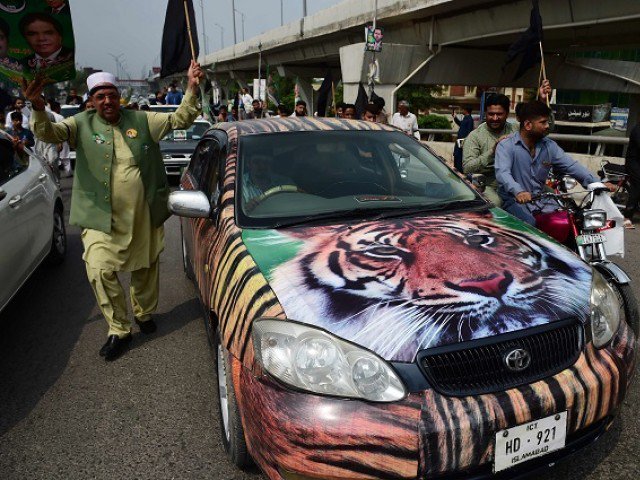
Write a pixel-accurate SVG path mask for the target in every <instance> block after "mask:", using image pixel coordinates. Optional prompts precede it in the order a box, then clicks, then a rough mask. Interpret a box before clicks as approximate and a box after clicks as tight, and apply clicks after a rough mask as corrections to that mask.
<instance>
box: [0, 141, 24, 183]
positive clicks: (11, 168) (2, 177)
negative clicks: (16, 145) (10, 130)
mask: <svg viewBox="0 0 640 480" xmlns="http://www.w3.org/2000/svg"><path fill="white" fill-rule="evenodd" d="M28 165H29V157H28V156H27V155H26V154H24V155H19V154H17V153H16V152H15V150H14V149H13V146H12V145H11V144H10V143H9V142H7V141H4V140H3V141H0V185H2V184H4V183H6V182H8V181H9V180H11V179H12V178H15V177H16V176H18V175H20V174H21V173H22V172H24V171H25V170H26V169H27V166H28Z"/></svg>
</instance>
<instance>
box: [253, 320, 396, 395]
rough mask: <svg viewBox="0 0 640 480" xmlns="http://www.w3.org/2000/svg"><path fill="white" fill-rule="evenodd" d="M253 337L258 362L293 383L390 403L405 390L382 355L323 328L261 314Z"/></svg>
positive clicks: (312, 390)
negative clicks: (346, 340) (266, 317)
mask: <svg viewBox="0 0 640 480" xmlns="http://www.w3.org/2000/svg"><path fill="white" fill-rule="evenodd" d="M252 336H253V345H254V348H255V351H256V358H257V360H258V361H259V362H260V364H261V365H262V367H263V368H264V369H265V370H266V371H267V372H269V373H270V374H271V375H273V376H274V377H276V378H277V379H278V380H280V381H282V382H283V383H286V384H287V385H290V386H292V387H295V388H299V389H302V390H306V391H309V392H314V393H319V394H324V395H335V396H339V397H350V398H363V399H365V400H371V401H374V402H394V401H397V400H400V399H402V398H404V397H405V395H406V391H405V388H404V385H403V383H402V381H401V380H400V379H399V378H398V375H397V374H396V373H395V371H394V370H393V369H392V368H391V367H390V366H389V365H388V364H387V363H386V362H385V361H384V360H382V359H381V358H380V357H378V356H377V355H375V354H373V353H372V352H370V351H368V350H365V349H363V348H361V347H357V346H355V345H352V344H350V343H348V342H345V341H344V340H340V339H339V338H337V337H335V336H333V335H331V334H329V333H327V332H325V331H323V330H319V329H317V328H313V327H309V326H307V325H303V324H300V323H295V322H291V321H283V320H269V319H262V320H257V321H256V322H255V323H254V324H253V331H252Z"/></svg>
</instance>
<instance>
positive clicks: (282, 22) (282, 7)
mask: <svg viewBox="0 0 640 480" xmlns="http://www.w3.org/2000/svg"><path fill="white" fill-rule="evenodd" d="M282 2H283V0H280V26H282V25H284V6H283V5H282Z"/></svg>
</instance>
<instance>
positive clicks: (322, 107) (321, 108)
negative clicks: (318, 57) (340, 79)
mask: <svg viewBox="0 0 640 480" xmlns="http://www.w3.org/2000/svg"><path fill="white" fill-rule="evenodd" d="M332 87H333V77H332V76H331V70H327V74H326V75H325V76H324V80H323V81H322V85H320V90H318V109H317V112H318V116H319V117H326V116H327V115H326V113H327V103H328V102H329V95H331V89H332Z"/></svg>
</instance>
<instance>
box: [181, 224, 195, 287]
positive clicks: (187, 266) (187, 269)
mask: <svg viewBox="0 0 640 480" xmlns="http://www.w3.org/2000/svg"><path fill="white" fill-rule="evenodd" d="M180 244H181V246H182V268H183V270H184V274H185V276H186V277H187V278H188V279H189V280H193V279H194V278H195V275H194V274H193V267H192V266H191V262H190V261H189V257H187V246H186V244H185V242H184V233H183V231H182V221H181V222H180Z"/></svg>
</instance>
